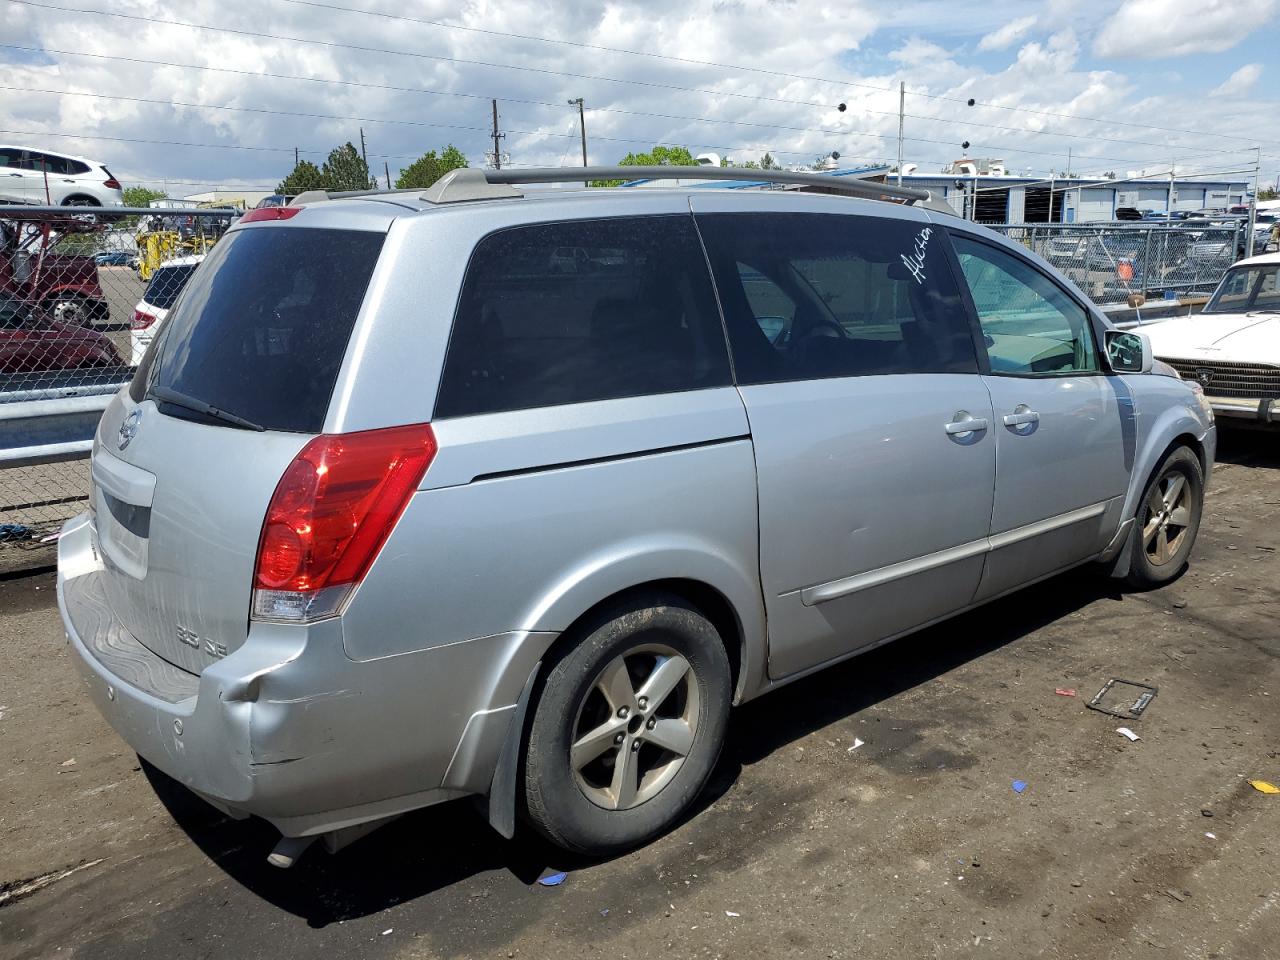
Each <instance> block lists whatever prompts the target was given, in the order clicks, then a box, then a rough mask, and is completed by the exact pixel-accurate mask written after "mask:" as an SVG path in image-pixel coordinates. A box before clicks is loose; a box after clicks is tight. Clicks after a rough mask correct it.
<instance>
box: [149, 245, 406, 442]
mask: <svg viewBox="0 0 1280 960" xmlns="http://www.w3.org/2000/svg"><path fill="white" fill-rule="evenodd" d="M384 238H385V234H382V233H371V232H367V231H363V230H317V229H309V228H298V227H257V228H250V229H248V230H238V231H233V232H232V233H229V234H227V236H226V237H224V238H223V239H222V240H220V241H219V242H218V244H217V245H216V246H215V247H214V248H213V252H212V253H210V254H209V256H208V257H207V258H206V259H205V261H204V263H202V264H201V265H200V268H199V269H198V270H196V271H195V272H194V273H193V274H192V276H191V279H190V281H189V282H188V283H187V286H186V291H185V293H184V295H183V297H182V299H181V300H180V301H179V302H178V304H177V307H176V309H174V311H173V312H172V313H170V314H169V317H168V319H167V320H166V321H165V324H164V326H163V327H161V329H160V334H159V336H157V337H156V339H155V341H154V342H153V344H152V348H151V351H150V352H149V355H148V356H147V357H144V358H143V362H142V364H141V365H140V367H139V370H138V374H137V377H136V378H135V383H134V390H135V391H136V390H137V386H138V384H139V382H141V383H143V384H144V386H145V390H146V391H150V390H152V389H153V388H154V387H156V386H160V387H164V388H166V389H167V390H169V391H174V392H176V393H179V394H182V395H184V396H186V397H190V398H192V399H194V400H197V401H201V402H203V403H205V404H208V405H210V406H213V407H216V408H218V409H219V410H221V411H224V412H226V413H230V414H233V415H235V416H236V417H240V418H242V419H244V420H248V421H250V422H252V423H255V424H258V425H259V426H262V427H264V428H266V429H268V430H286V431H294V432H299V433H318V432H319V431H320V430H321V428H322V426H323V424H324V418H325V414H326V412H327V410H328V408H329V397H330V395H331V394H332V393H333V385H334V383H335V382H336V380H337V378H338V368H339V366H340V365H341V364H342V358H343V356H344V355H345V353H346V349H347V341H348V340H349V339H350V337H351V329H352V327H353V326H354V325H355V320H356V314H357V313H358V312H359V310H360V304H361V303H362V302H363V300H364V295H365V291H366V290H367V289H368V286H369V278H370V277H371V276H372V275H373V268H374V265H375V264H376V263H377V261H378V254H379V252H380V251H381V250H382V242H383V239H384ZM135 395H136V394H135ZM161 407H162V409H163V410H164V412H165V413H167V414H171V415H173V416H184V417H185V416H193V415H192V414H191V412H190V411H189V410H187V409H185V408H183V407H180V406H178V405H176V404H173V403H162V405H161ZM215 422H216V421H215Z"/></svg>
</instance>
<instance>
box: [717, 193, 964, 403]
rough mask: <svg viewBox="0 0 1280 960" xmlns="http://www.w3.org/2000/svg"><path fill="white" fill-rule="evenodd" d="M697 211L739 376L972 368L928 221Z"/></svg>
mask: <svg viewBox="0 0 1280 960" xmlns="http://www.w3.org/2000/svg"><path fill="white" fill-rule="evenodd" d="M697 219H698V224H699V227H700V228H701V230H702V235H703V239H704V241H705V242H706V245H707V252H708V254H709V256H710V258H711V264H712V271H713V273H714V274H715V279H716V285H717V287H718V288H719V291H720V302H721V306H722V308H723V310H724V314H725V321H726V323H727V324H728V328H729V341H730V344H731V346H732V347H733V357H734V365H735V369H736V371H737V376H738V382H739V383H744V384H750V383H773V382H779V381H788V380H807V379H817V378H823V377H852V376H870V375H876V374H892V373H974V372H976V371H977V356H976V354H975V351H974V343H973V337H972V333H971V331H970V328H969V321H968V319H967V317H966V315H965V311H964V308H963V304H962V301H961V299H960V292H959V288H958V287H957V285H956V280H955V276H954V274H953V272H952V271H951V268H950V265H949V263H948V259H947V257H946V255H945V251H944V250H943V249H941V248H940V247H941V244H942V243H943V242H945V238H944V237H942V236H941V235H940V234H938V232H937V228H935V227H931V226H930V225H929V224H927V223H919V222H913V221H907V220H898V219H888V218H885V219H882V218H879V217H864V216H850V215H845V214H755V213H751V214H738V213H731V214H708V215H702V216H699V217H698V218H697Z"/></svg>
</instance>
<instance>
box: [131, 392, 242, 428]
mask: <svg viewBox="0 0 1280 960" xmlns="http://www.w3.org/2000/svg"><path fill="white" fill-rule="evenodd" d="M147 396H149V397H154V398H155V399H157V400H159V401H160V402H161V403H171V404H173V405H174V406H175V407H182V408H183V409H184V410H190V411H192V412H193V413H199V414H203V415H204V416H206V417H209V418H211V419H213V420H221V421H222V422H223V423H228V424H230V425H231V426H233V427H239V428H240V429H242V430H256V431H257V432H258V433H263V432H264V431H266V429H267V428H266V427H264V426H263V425H262V424H260V423H254V422H253V421H252V420H246V419H245V418H244V417H239V416H236V415H235V414H234V413H228V412H227V411H226V410H219V409H218V408H217V407H215V406H213V405H212V404H208V403H205V402H204V401H203V400H198V399H197V398H195V397H189V396H187V395H186V394H185V393H180V392H179V391H177V390H173V389H171V388H169V387H162V386H158V385H152V387H151V389H150V390H148V391H147Z"/></svg>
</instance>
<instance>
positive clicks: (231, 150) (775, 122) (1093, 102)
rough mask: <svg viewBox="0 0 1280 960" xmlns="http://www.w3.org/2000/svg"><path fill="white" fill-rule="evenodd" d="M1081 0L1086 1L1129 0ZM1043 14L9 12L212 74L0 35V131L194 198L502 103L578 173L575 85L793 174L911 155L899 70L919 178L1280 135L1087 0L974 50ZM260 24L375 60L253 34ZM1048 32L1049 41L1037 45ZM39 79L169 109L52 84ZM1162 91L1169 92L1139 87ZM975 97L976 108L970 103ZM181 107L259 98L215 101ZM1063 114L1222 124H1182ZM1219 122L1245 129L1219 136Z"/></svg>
mask: <svg viewBox="0 0 1280 960" xmlns="http://www.w3.org/2000/svg"><path fill="white" fill-rule="evenodd" d="M335 2H338V3H341V4H343V5H350V6H354V5H355V4H354V3H353V2H352V0H335ZM1055 2H1061V0H1055ZM1073 2H1076V3H1079V4H1081V9H1084V8H1085V7H1089V5H1090V4H1102V3H1104V2H1109V3H1112V4H1113V5H1114V0H1073ZM1186 2H1191V0H1186ZM1265 2H1267V3H1269V4H1272V5H1274V3H1275V2H1276V0H1265ZM1036 4H1037V5H1036V6H1033V5H1032V3H1031V0H1007V3H1006V4H1005V6H1003V7H1001V8H1000V9H999V10H998V11H995V12H992V11H991V10H972V9H970V8H969V7H967V6H965V5H961V4H956V3H955V2H954V0H900V2H895V4H893V5H887V4H883V3H878V2H873V0H841V2H840V3H836V2H835V0H815V2H814V3H812V4H804V5H803V7H804V16H797V13H796V11H797V8H798V7H799V6H801V5H799V4H796V3H794V2H778V0H647V2H645V3H641V2H639V0H591V2H587V0H583V2H582V3H568V2H565V0H559V2H558V3H556V4H554V5H553V6H552V7H551V9H553V10H554V12H555V16H554V17H549V16H548V5H547V3H546V2H545V0H471V2H468V3H466V4H458V3H457V2H456V0H421V2H420V4H419V5H415V6H414V8H413V10H412V11H411V12H410V15H411V16H419V17H422V18H431V19H440V20H444V21H446V22H448V23H454V24H459V25H464V26H467V27H472V28H476V29H479V30H486V31H500V32H502V33H507V34H524V35H538V36H555V37H561V38H564V39H566V40H571V41H574V42H575V43H578V44H596V45H601V46H608V47H618V48H626V49H630V50H641V51H654V52H660V53H662V54H665V55H669V56H678V57H685V58H688V59H690V60H703V61H715V62H716V63H718V64H739V65H742V66H741V67H734V66H714V65H707V64H698V63H689V62H678V61H673V60H663V59H657V58H654V57H643V56H633V55H628V54H624V53H616V52H609V51H606V50H600V49H592V48H589V47H583V46H573V45H564V44H552V43H543V42H538V41H536V40H529V39H520V38H518V37H515V36H504V35H500V34H499V33H484V32H469V31H460V30H453V29H447V28H443V27H440V26H431V25H428V24H423V23H413V22H405V21H403V20H394V19H385V18H381V17H375V16H369V15H364V14H360V13H340V12H337V11H334V10H330V9H325V10H318V9H317V8H315V7H311V6H305V5H299V4H292V3H287V2H285V0H277V4H276V5H273V7H272V10H273V11H274V12H273V16H272V18H271V22H270V23H269V24H266V23H264V21H263V20H262V16H261V12H260V4H259V3H257V2H255V0H186V3H185V4H184V5H183V6H182V8H181V10H177V9H176V8H175V9H173V10H169V9H168V8H166V9H165V10H164V11H163V12H161V13H156V11H157V10H158V9H159V7H158V6H157V5H156V0H116V2H115V3H114V4H113V5H110V6H109V7H105V8H104V9H110V10H112V11H116V12H119V13H127V14H133V15H138V16H148V15H151V14H155V15H156V16H161V17H163V18H172V19H180V20H189V21H191V22H195V23H204V24H214V25H218V26H222V27H228V28H234V29H237V30H243V31H247V32H251V33H250V35H243V34H232V35H229V34H220V33H217V32H210V31H196V30H191V29H187V28H183V27H178V26H174V25H171V24H170V25H166V24H161V23H157V22H155V21H154V20H149V21H139V20H122V19H119V18H115V17H106V16H90V15H88V14H85V15H81V16H78V17H75V18H67V17H65V16H61V15H59V14H57V13H56V12H50V11H47V10H43V9H41V8H36V7H27V6H23V5H18V4H0V35H3V37H4V40H5V42H6V43H10V44H15V45H20V46H24V47H29V48H31V47H34V48H50V49H55V50H64V51H76V52H79V53H81V54H84V53H89V54H100V55H104V56H106V57H132V58H138V59H142V60H164V61H171V62H172V63H176V64H199V65H205V66H207V67H210V68H215V69H209V70H196V69H185V68H181V67H174V66H158V65H154V64H146V63H139V62H129V61H125V60H119V59H98V58H94V57H85V56H73V55H71V54H47V55H46V54H38V53H34V54H33V53H31V52H29V51H28V52H17V51H14V50H13V49H12V48H7V47H0V73H2V74H3V75H4V77H5V78H6V79H5V80H3V81H0V83H3V85H4V86H11V87H21V88H24V89H22V90H0V129H3V130H9V131H25V132H24V133H6V134H3V135H0V136H2V137H3V139H4V141H5V142H6V143H9V142H14V143H20V144H24V145H31V146H38V145H44V146H46V147H48V148H49V149H52V150H58V149H61V150H63V151H65V152H68V153H74V154H78V155H81V156H88V157H92V158H95V159H99V160H103V161H105V162H106V163H107V165H108V166H109V167H110V168H111V170H112V172H113V173H115V174H117V176H119V177H120V178H121V179H124V180H126V181H127V182H129V183H130V184H133V183H154V184H157V185H158V184H162V183H166V182H167V183H168V184H169V189H170V190H171V191H172V193H173V195H175V196H182V195H184V194H187V193H196V192H199V191H201V190H203V189H207V186H205V184H208V185H214V184H218V183H222V184H239V185H242V186H245V187H247V186H248V185H251V184H252V185H262V186H266V187H271V186H274V185H275V184H276V182H278V181H279V180H280V179H281V178H282V177H283V176H284V175H285V174H286V173H287V172H288V171H289V169H290V168H291V167H292V166H293V150H294V147H295V146H296V147H298V148H300V149H301V151H302V156H303V157H304V158H306V159H308V160H312V161H314V162H316V163H320V162H322V161H323V160H324V157H325V155H326V154H327V153H328V151H329V150H330V149H331V148H332V147H333V146H335V145H338V144H341V143H343V142H346V141H348V140H350V141H352V142H354V143H356V144H357V145H358V144H359V141H360V128H361V127H363V128H364V132H365V136H366V139H367V141H368V150H369V160H370V165H371V167H372V168H373V169H374V171H375V172H378V173H381V172H382V165H383V162H384V160H385V162H386V163H387V164H388V165H389V166H390V170H391V176H392V178H393V179H394V178H395V176H396V174H397V172H398V171H399V170H400V169H401V168H402V167H405V166H408V164H409V163H410V162H412V160H413V159H415V158H416V157H418V156H420V155H421V154H422V153H423V152H424V151H426V150H429V149H436V150H439V149H440V148H441V147H443V146H444V145H445V144H446V143H450V142H452V143H454V144H456V145H457V146H458V147H459V148H460V149H461V150H462V151H463V152H464V153H465V154H466V155H467V157H468V158H469V159H470V161H471V162H472V163H473V164H477V165H478V164H482V163H483V162H484V155H485V151H486V150H488V149H490V142H489V139H488V136H487V134H488V127H489V110H490V107H489V98H490V97H496V98H497V99H498V110H499V114H500V122H501V126H502V128H503V130H504V131H505V132H506V134H507V138H506V140H504V141H503V149H504V151H505V152H507V153H509V154H510V157H511V162H512V164H515V165H548V164H550V165H557V164H561V163H565V164H574V163H576V162H577V161H578V127H577V120H578V117H577V110H576V108H574V107H570V106H568V105H567V104H566V103H565V101H566V100H568V99H570V98H574V97H579V96H581V97H583V98H584V99H585V101H586V108H587V111H586V120H587V139H588V150H589V154H590V159H591V161H592V162H593V163H598V164H604V163H613V162H616V161H617V160H618V159H619V158H621V157H623V156H624V155H626V154H627V153H628V152H629V151H639V150H644V149H647V148H648V147H651V146H652V145H653V144H655V143H668V144H670V143H676V144H684V145H686V146H688V147H690V148H691V149H692V150H694V152H699V151H703V150H710V151H715V152H717V153H720V154H722V155H729V156H732V157H734V158H735V159H738V160H746V159H754V158H756V157H759V156H760V154H762V153H764V152H765V151H766V150H767V151H769V152H771V153H773V155H774V156H775V157H777V158H778V159H779V160H781V161H782V162H783V163H784V164H801V163H812V162H813V161H814V160H815V159H816V158H817V157H819V156H822V155H825V154H828V153H830V152H831V151H832V150H838V151H839V152H840V153H841V155H842V157H843V158H844V159H845V160H847V161H848V162H849V163H850V164H856V163H859V162H863V161H883V160H886V159H892V158H893V156H894V154H895V152H896V142H895V141H896V136H897V113H898V82H899V81H900V80H905V81H906V83H907V120H906V131H905V133H906V137H907V138H908V139H907V141H906V144H905V148H906V159H908V160H910V161H911V162H914V163H918V164H919V165H920V169H921V170H937V169H938V167H939V165H940V164H942V163H945V162H947V161H950V160H953V159H955V156H957V155H958V151H959V145H960V143H962V142H963V141H965V140H968V141H971V143H972V147H971V150H970V153H971V154H972V155H975V156H997V157H1000V156H1002V157H1005V158H1006V160H1007V161H1008V163H1009V164H1010V166H1011V167H1016V168H1017V169H1019V170H1022V169H1025V168H1028V167H1030V168H1032V169H1033V171H1035V172H1036V173H1042V172H1044V171H1045V170H1047V168H1048V167H1049V166H1051V165H1052V166H1057V167H1061V165H1062V163H1063V160H1064V159H1065V157H1066V154H1067V151H1068V149H1071V150H1073V151H1074V156H1075V157H1076V160H1075V163H1076V164H1079V165H1081V166H1082V168H1083V167H1085V166H1086V165H1087V167H1088V168H1094V167H1096V168H1098V169H1119V170H1127V169H1134V168H1138V167H1141V166H1143V165H1144V164H1149V163H1152V162H1154V161H1155V160H1156V159H1158V158H1164V157H1167V156H1168V154H1169V152H1170V150H1171V149H1178V150H1180V151H1182V150H1183V148H1185V154H1187V155H1190V154H1198V155H1203V154H1206V153H1209V152H1210V151H1213V150H1215V149H1226V148H1228V147H1230V146H1234V145H1236V144H1239V143H1241V142H1242V141H1241V140H1240V139H1239V137H1240V135H1241V132H1242V131H1245V132H1247V135H1249V136H1256V137H1258V138H1260V139H1265V140H1275V141H1280V116H1278V115H1277V113H1276V111H1275V110H1274V106H1272V105H1270V104H1269V103H1268V102H1267V101H1266V100H1265V99H1263V97H1262V96H1260V95H1259V94H1258V93H1257V91H1256V90H1255V91H1253V92H1249V91H1245V92H1244V93H1243V94H1241V95H1239V96H1237V97H1236V99H1235V100H1234V101H1233V102H1232V104H1231V107H1232V110H1231V115H1230V116H1229V117H1226V116H1223V114H1222V102H1221V101H1213V100H1210V99H1209V98H1207V97H1185V96H1176V95H1173V94H1166V93H1165V92H1164V88H1163V87H1161V86H1160V85H1159V84H1150V83H1146V84H1145V85H1144V82H1139V81H1138V80H1137V79H1136V78H1134V77H1133V76H1131V75H1128V74H1127V73H1126V72H1125V71H1126V69H1127V67H1126V65H1124V64H1120V63H1117V64H1115V65H1116V66H1117V70H1114V71H1097V70H1088V69H1084V68H1082V67H1081V65H1080V62H1079V61H1080V50H1079V45H1080V39H1079V37H1078V36H1077V35H1076V33H1073V32H1072V29H1070V28H1071V27H1072V26H1073V25H1074V26H1075V27H1076V29H1078V30H1080V31H1084V30H1085V29H1086V27H1084V26H1080V24H1081V23H1092V22H1094V16H1093V13H1092V11H1093V8H1092V7H1089V9H1090V11H1091V13H1090V16H1087V17H1086V16H1084V15H1081V16H1080V17H1077V18H1075V20H1072V19H1071V18H1069V17H1068V18H1066V19H1065V20H1052V19H1051V18H1050V17H1049V14H1048V13H1045V14H1044V15H1042V16H1040V17H1039V18H1038V20H1037V22H1036V25H1035V26H1034V27H1033V28H1032V31H1033V32H1032V33H1029V34H1027V35H1025V36H1024V37H1023V38H1022V39H1021V40H1019V41H1015V43H1016V44H1017V45H1018V52H1017V55H1016V57H1014V56H1012V55H1010V57H1009V59H1010V60H1011V61H1012V62H1010V63H1009V64H1008V65H1007V66H1005V67H1003V68H992V67H991V66H990V61H991V59H992V58H991V56H990V55H989V54H984V55H982V56H981V57H980V58H976V59H980V60H981V65H979V64H978V63H976V62H975V57H974V52H975V50H976V48H977V47H978V45H979V44H980V42H981V39H982V38H983V37H984V36H987V35H990V34H992V33H993V32H998V31H999V28H1000V26H1001V18H1002V19H1014V20H1018V19H1023V18H1025V17H1026V16H1028V15H1030V14H1032V13H1035V12H1036V11H1037V10H1043V9H1045V8H1044V7H1043V6H1042V5H1041V0H1036ZM375 8H376V9H381V10H385V11H398V10H399V9H401V7H399V6H397V5H396V4H394V3H393V2H392V0H378V2H377V3H376V6H375ZM1063 9H1064V10H1065V9H1066V8H1065V7H1064V8H1063ZM904 18H905V19H904ZM1253 22H1254V21H1253V20H1250V19H1248V18H1246V19H1245V20H1244V21H1242V23H1243V24H1245V25H1247V24H1250V23H1253ZM906 23H909V24H910V26H905V27H904V26H902V24H906ZM922 25H928V28H927V29H925V28H924V27H923V26H922ZM1241 29H1242V30H1243V27H1242V28H1241ZM263 32H266V33H271V34H276V35H279V36H283V37H299V38H314V39H316V40H320V41H332V42H334V43H338V44H354V45H358V46H360V47H362V48H364V49H361V50H352V49H350V48H348V47H343V46H325V45H323V44H314V43H313V44H307V43H299V42H290V41H287V40H278V39H267V38H264V37H262V36H254V35H252V34H260V33H263ZM1042 34H1043V36H1041V35H1042ZM1031 36H1036V38H1037V39H1036V40H1035V42H1028V40H1030V37H1031ZM1080 36H1085V34H1084V33H1083V32H1082V33H1081V34H1080ZM904 37H907V38H909V39H906V40H905V41H904V39H903V38H904ZM1012 49H1013V47H1010V50H1011V51H1012ZM378 50H384V51H385V50H399V51H410V52H412V53H413V54H415V55H413V56H405V55H396V54H391V53H379V52H377V51H378ZM439 58H453V59H451V60H444V59H439ZM463 61H484V62H486V63H488V64H491V65H489V66H483V65H480V64H478V63H474V62H463ZM499 65H505V67H522V68H524V69H521V70H517V69H507V68H505V67H504V66H499ZM1179 66H1181V64H1179ZM749 68H756V69H754V70H753V69H749ZM227 71H240V72H227ZM765 71H776V72H765ZM263 72H267V73H270V74H273V75H275V76H263V75H261V74H262V73H263ZM569 74H573V75H574V76H570V75H569ZM284 77H295V78H307V79H284ZM607 78H613V79H607ZM814 78H827V80H821V79H814ZM828 80H829V81H832V82H827V81H828ZM333 81H337V82H333ZM616 81H631V82H627V83H623V82H616ZM1208 86H1210V85H1209V84H1206V89H1207V87H1208ZM1259 86H1261V85H1259ZM34 88H43V89H50V90H66V91H80V92H83V93H92V94H105V95H107V96H108V97H138V98H145V99H147V100H153V101H158V102H147V103H140V102H136V101H133V100H122V99H98V98H96V97H77V96H58V95H56V94H40V93H34V92H31V90H32V89H34ZM428 91H435V92H434V93H432V92H428ZM1146 91H1152V92H1151V94H1150V96H1146V97H1145V98H1144V97H1143V96H1142V94H1143V93H1144V92H1146ZM939 97H940V98H943V99H936V98H939ZM970 97H973V98H975V99H976V100H977V101H978V104H977V106H975V107H968V106H966V104H965V101H966V100H967V99H968V98H970ZM179 101H184V102H187V103H196V104H209V105H222V106H229V107H239V108H248V109H244V110H220V109H201V108H198V107H191V106H179V105H177V104H178V102H179ZM840 102H845V103H847V107H848V108H847V110H846V111H845V112H838V111H837V110H836V108H835V105H836V104H837V103H840ZM255 111H273V112H255ZM1055 114H1068V115H1077V116H1083V117H1112V118H1115V119H1116V120H1118V121H1128V122H1131V123H1135V124H1144V123H1154V124H1164V125H1167V126H1170V127H1179V128H1184V129H1190V130H1203V131H1208V132H1207V133H1206V134H1204V135H1184V134H1179V133H1168V132H1163V131H1157V130H1148V129H1144V128H1143V127H1141V126H1136V127H1135V126H1125V125H1123V123H1115V124H1112V123H1103V124H1098V123H1091V122H1087V121H1083V120H1072V119H1069V118H1064V117H1062V116H1055ZM357 118H361V119H357ZM1213 131H1221V132H1222V133H1223V134H1224V136H1225V135H1234V138H1233V139H1228V140H1225V142H1224V138H1218V137H1215V136H1214V135H1213ZM1068 135H1072V136H1068ZM144 141H158V142H150V143H148V142H144ZM1129 141H1138V142H1137V143H1132V142H1129ZM181 144H187V145H188V146H183V145H181ZM191 144H195V145H198V146H189V145H191ZM1090 158H1096V161H1095V160H1093V159H1090ZM1237 161H1238V158H1235V157H1231V158H1227V159H1226V160H1224V163H1227V164H1234V165H1233V166H1225V167H1224V166H1222V165H1218V169H1236V168H1238V167H1239V163H1238V162H1237ZM1213 162H1214V161H1212V160H1210V161H1206V164H1209V163H1213ZM1271 175H1272V176H1274V174H1271ZM183 181H199V182H200V183H194V182H192V183H185V182H183Z"/></svg>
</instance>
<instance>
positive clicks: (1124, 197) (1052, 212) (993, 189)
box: [902, 173, 1249, 223]
mask: <svg viewBox="0 0 1280 960" xmlns="http://www.w3.org/2000/svg"><path fill="white" fill-rule="evenodd" d="M902 183H903V186H910V187H922V188H924V189H927V190H932V191H935V192H937V193H939V194H941V195H945V197H946V199H947V202H948V203H950V204H951V205H952V206H953V207H955V209H956V212H957V213H960V214H961V215H964V216H967V217H969V218H970V219H974V220H978V221H979V222H981V223H1089V222H1096V221H1108V220H1114V219H1115V212H1116V210H1117V209H1118V208H1120V207H1132V208H1134V209H1137V210H1141V211H1143V212H1144V213H1145V212H1147V211H1152V212H1157V213H1165V212H1168V211H1169V210H1170V209H1172V210H1173V211H1175V212H1176V211H1193V210H1204V209H1206V208H1208V209H1220V210H1221V209H1225V208H1227V207H1229V206H1231V205H1232V204H1239V203H1245V202H1247V198H1248V195H1249V184H1248V183H1247V182H1245V181H1244V180H1178V179H1175V180H1174V181H1173V205H1172V208H1171V207H1170V204H1169V188H1170V184H1169V179H1168V178H1167V177H1165V178H1155V177H1152V178H1145V179H1140V180H1105V179H1092V178H1082V177H1072V178H1070V179H1067V178H1063V179H1054V180H1040V179H1032V178H1029V177H989V176H987V177H984V176H976V177H972V176H959V177H957V176H954V175H952V174H944V173H937V174H920V173H916V174H909V175H905V176H903V178H902ZM1051 198H1052V199H1051ZM1051 204H1052V205H1051Z"/></svg>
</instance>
